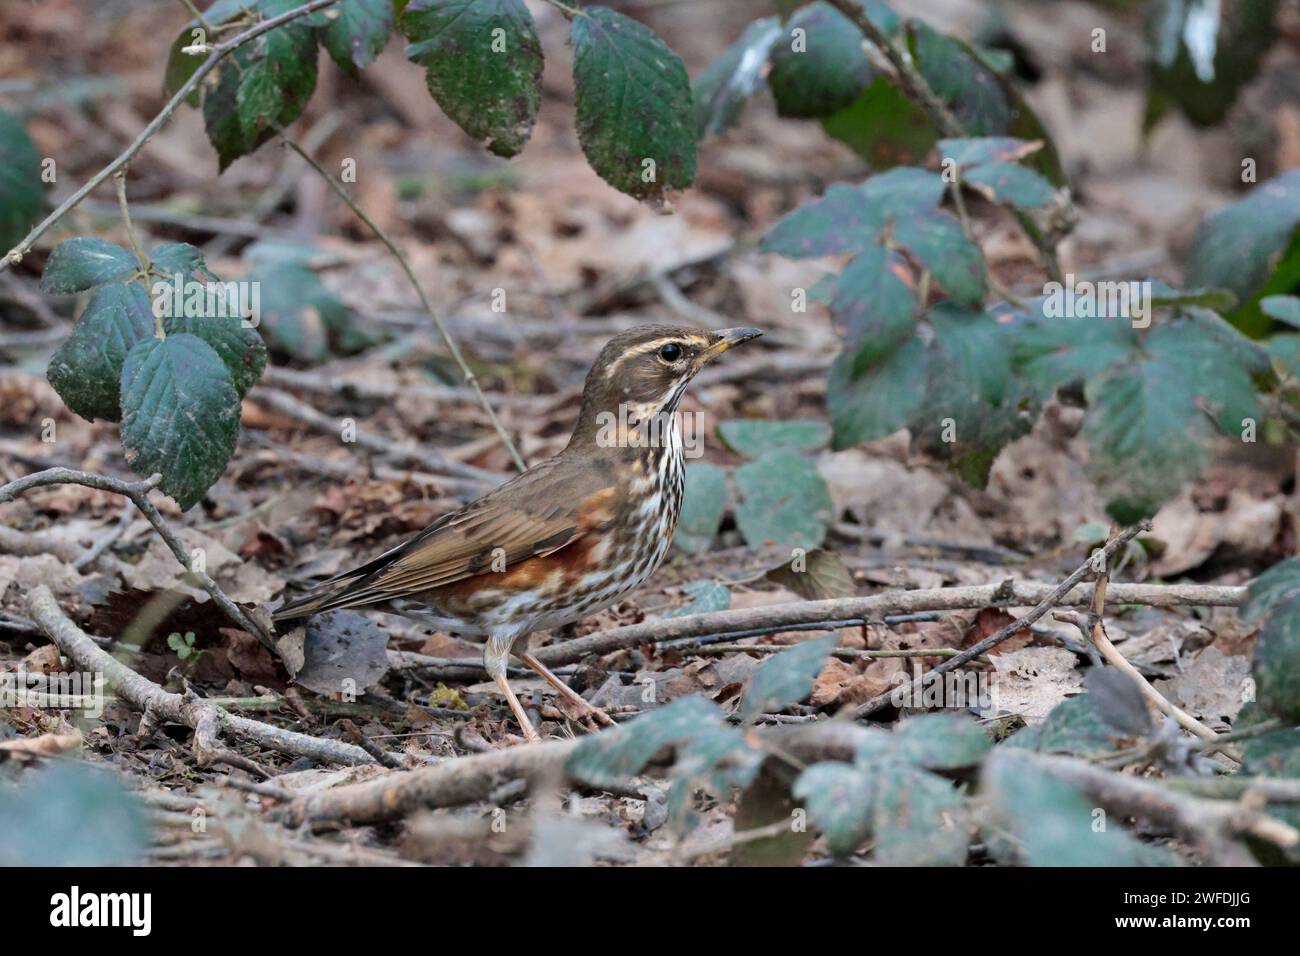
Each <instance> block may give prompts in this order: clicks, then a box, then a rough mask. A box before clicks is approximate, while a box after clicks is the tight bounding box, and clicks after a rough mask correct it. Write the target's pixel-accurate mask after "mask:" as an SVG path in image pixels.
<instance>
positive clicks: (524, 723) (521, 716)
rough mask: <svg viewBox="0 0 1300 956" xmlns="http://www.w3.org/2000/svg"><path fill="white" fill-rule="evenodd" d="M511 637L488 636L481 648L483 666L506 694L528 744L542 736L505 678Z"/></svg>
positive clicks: (511, 641) (537, 740)
mask: <svg viewBox="0 0 1300 956" xmlns="http://www.w3.org/2000/svg"><path fill="white" fill-rule="evenodd" d="M513 643H514V641H513V640H512V639H506V640H498V639H497V638H496V637H495V636H490V637H489V638H488V642H487V646H486V647H484V649H483V666H484V667H485V668H487V672H488V675H489V676H490V677H491V678H492V680H493V681H495V682H496V685H497V686H498V687H500V688H501V692H502V693H503V694H505V695H506V702H507V703H508V704H510V710H511V712H512V713H513V714H514V715H515V720H517V721H518V722H519V729H520V730H522V731H523V732H524V739H525V740H526V741H528V742H529V743H530V744H532V743H537V742H539V741H540V740H541V739H542V738H541V737H540V736H538V734H537V731H536V729H534V727H533V722H532V721H531V720H529V719H528V715H527V714H525V713H524V707H523V704H521V703H519V698H518V697H516V696H515V692H514V691H513V690H512V689H511V687H510V681H508V680H507V679H506V659H507V658H508V657H509V656H510V645H511V644H513Z"/></svg>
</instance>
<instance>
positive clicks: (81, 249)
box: [41, 236, 140, 294]
mask: <svg viewBox="0 0 1300 956" xmlns="http://www.w3.org/2000/svg"><path fill="white" fill-rule="evenodd" d="M138 271H140V261H139V260H138V259H136V257H135V254H134V253H133V252H131V251H130V250H127V249H123V248H122V247H121V246H119V245H118V244H117V243H115V242H109V241H108V240H107V239H96V238H95V237H94V236H77V237H76V238H75V239H65V240H64V241H63V242H60V243H59V244H58V245H57V246H55V247H54V251H53V252H51V253H50V258H49V261H48V262H46V263H45V271H44V272H43V273H42V274H41V291H42V292H48V293H56V294H57V293H67V292H84V291H86V290H87V289H93V288H94V287H95V286H97V285H104V284H105V283H108V282H118V281H120V280H122V279H127V278H130V277H131V276H132V275H134V274H135V273H136V272H138Z"/></svg>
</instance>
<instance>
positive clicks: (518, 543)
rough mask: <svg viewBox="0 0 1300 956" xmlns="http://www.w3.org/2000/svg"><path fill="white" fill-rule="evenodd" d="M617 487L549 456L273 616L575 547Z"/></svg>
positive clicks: (389, 593) (415, 588)
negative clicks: (571, 545)
mask: <svg viewBox="0 0 1300 956" xmlns="http://www.w3.org/2000/svg"><path fill="white" fill-rule="evenodd" d="M614 499H615V488H614V482H613V479H612V478H611V477H609V475H608V473H606V472H604V471H603V470H602V469H599V468H593V467H592V466H591V463H590V462H586V463H583V462H573V461H570V460H568V459H566V458H563V457H561V458H551V459H548V460H547V461H544V462H541V463H540V464H538V465H536V466H534V467H533V468H531V469H529V470H528V471H527V472H525V473H524V474H522V475H520V476H518V477H517V478H515V479H513V480H512V481H509V482H507V483H506V484H504V485H502V486H501V487H499V488H496V489H494V490H492V491H490V492H488V493H487V494H486V495H484V496H483V497H482V498H479V499H478V500H477V501H474V502H473V503H471V504H470V505H468V506H466V507H465V508H464V509H463V510H461V511H458V512H454V513H452V514H450V515H446V516H444V517H442V518H439V519H438V520H437V521H435V522H434V523H433V524H431V525H430V526H429V527H428V528H426V529H425V530H424V531H422V532H420V533H419V534H418V535H416V536H415V537H414V538H412V539H411V540H409V541H407V542H405V543H403V544H401V545H399V546H398V547H396V548H393V549H392V550H390V551H387V552H385V553H384V554H381V555H380V556H379V557H377V558H375V559H374V560H373V561H371V562H369V563H368V564H365V565H362V566H361V567H359V568H354V569H353V570H351V571H345V572H344V573H342V574H339V575H336V576H335V577H333V578H330V579H329V580H328V581H325V582H324V583H323V584H321V585H320V586H319V587H317V588H316V589H314V590H313V591H311V592H310V593H308V594H306V595H304V596H303V597H301V598H299V599H298V600H296V601H293V602H291V603H289V604H286V605H284V606H283V607H281V608H280V609H279V610H277V611H276V612H275V615H274V616H275V618H276V619H277V620H283V619H287V618H293V617H304V616H306V615H309V614H315V613H317V612H319V611H326V610H330V609H332V608H344V607H358V606H361V605H365V604H374V603H376V602H378V601H384V600H388V599H391V598H401V597H410V596H414V595H417V594H421V593H423V592H426V591H428V590H429V589H431V588H435V587H439V586H441V585H444V584H450V583H452V582H454V581H459V580H461V579H463V578H468V577H473V576H474V575H478V574H483V573H486V572H488V571H491V570H492V569H493V567H494V565H495V566H497V567H500V563H501V560H504V562H505V567H507V568H509V567H513V566H514V565H515V564H517V563H518V562H520V561H524V560H526V559H528V558H532V557H537V556H540V555H547V554H550V553H552V552H554V551H558V550H559V549H560V548H563V547H565V546H566V545H569V544H572V543H573V542H574V541H576V540H577V539H578V538H580V537H582V536H583V535H584V534H586V533H588V532H590V531H591V530H593V529H594V528H596V527H599V526H600V525H602V524H605V523H607V522H609V521H610V520H612V519H613V503H614Z"/></svg>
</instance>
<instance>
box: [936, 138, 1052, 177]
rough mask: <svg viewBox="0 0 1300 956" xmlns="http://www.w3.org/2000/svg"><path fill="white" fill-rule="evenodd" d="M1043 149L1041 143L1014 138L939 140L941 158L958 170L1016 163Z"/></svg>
mask: <svg viewBox="0 0 1300 956" xmlns="http://www.w3.org/2000/svg"><path fill="white" fill-rule="evenodd" d="M1042 148H1043V143H1042V142H1041V141H1038V140H1035V141H1032V142H1031V141H1028V140H1023V139H1016V138H1015V137H1013V136H978V137H971V138H967V139H941V140H939V156H940V158H941V159H943V160H951V161H952V162H953V163H954V164H955V165H956V166H957V168H958V169H967V168H969V167H971V166H982V165H984V164H986V163H1014V162H1018V161H1019V160H1021V159H1024V158H1025V157H1026V156H1030V155H1032V154H1033V153H1036V152H1038V150H1040V149H1042Z"/></svg>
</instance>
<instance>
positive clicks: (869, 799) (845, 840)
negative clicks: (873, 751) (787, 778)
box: [794, 760, 876, 856]
mask: <svg viewBox="0 0 1300 956" xmlns="http://www.w3.org/2000/svg"><path fill="white" fill-rule="evenodd" d="M875 777H876V775H875V774H873V773H872V772H871V771H869V770H866V769H864V768H861V767H856V766H854V765H853V764H847V763H839V762H837V761H831V760H828V761H824V762H822V763H817V764H813V765H812V766H811V767H809V768H808V769H807V770H805V771H803V773H801V774H800V775H799V779H798V780H796V781H795V784H794V795H795V796H796V797H798V798H799V799H801V800H803V802H804V808H805V809H806V810H807V811H808V816H809V818H810V819H811V820H812V821H813V823H815V824H817V827H818V829H820V830H821V831H822V833H823V835H824V836H825V837H826V844H827V846H828V847H830V850H831V852H832V853H834V854H835V855H836V856H846V855H847V854H849V853H852V852H853V851H854V850H856V849H857V848H858V847H859V846H861V845H862V842H863V841H864V840H866V838H867V836H868V835H869V834H870V833H871V810H872V807H873V805H874V802H875V784H876V781H875Z"/></svg>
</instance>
